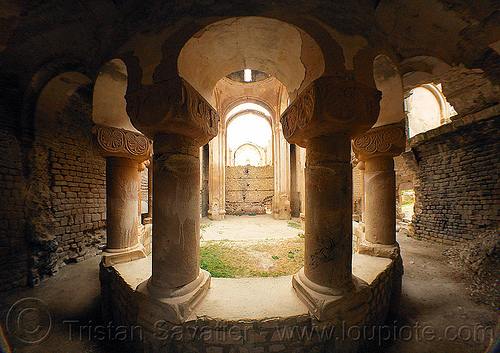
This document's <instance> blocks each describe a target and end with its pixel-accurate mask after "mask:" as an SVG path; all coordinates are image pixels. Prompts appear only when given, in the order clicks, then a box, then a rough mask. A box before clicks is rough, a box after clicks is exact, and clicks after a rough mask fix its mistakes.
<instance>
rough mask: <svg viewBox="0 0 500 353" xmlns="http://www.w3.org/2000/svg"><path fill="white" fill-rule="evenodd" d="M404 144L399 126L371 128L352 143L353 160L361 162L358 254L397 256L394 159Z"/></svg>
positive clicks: (401, 126)
mask: <svg viewBox="0 0 500 353" xmlns="http://www.w3.org/2000/svg"><path fill="white" fill-rule="evenodd" d="M405 142H406V141H405V133H404V125H403V124H402V123H398V124H391V125H386V126H382V127H378V128H375V129H371V130H370V131H368V132H367V133H365V134H363V135H360V136H358V137H356V138H355V139H354V141H353V144H352V146H353V150H354V153H355V154H356V157H357V158H358V159H359V160H361V161H364V163H365V173H364V192H365V212H364V215H363V218H364V222H365V239H364V240H363V241H362V242H361V243H360V245H359V252H360V253H362V254H369V255H373V256H380V257H387V258H392V259H395V258H398V257H399V245H398V244H397V242H396V174H395V171H394V157H395V156H397V155H399V154H400V153H401V152H403V149H404V146H405Z"/></svg>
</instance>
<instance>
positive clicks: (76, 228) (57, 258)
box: [0, 90, 106, 290]
mask: <svg viewBox="0 0 500 353" xmlns="http://www.w3.org/2000/svg"><path fill="white" fill-rule="evenodd" d="M91 109H92V108H91V104H90V97H88V94H87V92H82V91H81V90H80V91H77V92H76V93H75V94H74V95H73V96H72V97H71V99H70V100H69V102H68V104H67V105H66V107H65V108H64V109H63V110H62V111H60V113H59V115H58V116H57V117H56V118H54V117H50V118H49V117H46V116H42V114H41V113H39V114H38V115H39V116H38V117H37V123H36V125H35V133H34V136H35V138H34V141H33V143H32V145H31V147H30V148H25V149H23V150H21V147H20V144H19V142H18V141H17V140H14V139H12V136H13V135H8V136H10V137H11V138H9V139H8V138H7V136H6V137H5V138H2V141H3V142H2V146H1V149H2V152H1V153H0V154H1V156H2V157H1V162H0V163H1V167H2V168H5V172H4V173H2V177H3V181H4V182H5V184H4V188H3V191H2V193H3V195H2V198H3V199H5V201H4V203H3V205H4V206H5V208H4V207H2V211H1V213H0V219H1V221H0V222H1V223H0V226H1V229H2V232H5V233H6V236H2V237H1V244H0V254H1V256H0V257H1V258H2V259H10V260H8V261H2V262H1V264H0V290H4V289H9V288H13V287H19V286H23V285H26V283H29V284H32V285H37V284H38V283H39V282H40V280H42V279H43V278H45V277H48V276H50V275H53V274H56V273H57V272H58V268H59V267H60V266H64V265H65V264H66V263H68V262H72V261H73V262H75V261H81V260H84V259H86V258H89V257H91V256H95V255H96V254H98V253H99V252H100V250H99V245H100V244H104V243H105V236H106V235H105V225H106V204H105V202H106V185H105V182H106V181H105V161H104V159H103V158H101V157H98V156H95V155H94V153H93V150H92V143H91V141H92V133H91V130H92V120H91ZM21 151H24V152H21ZM23 154H24V156H23ZM23 164H24V165H23ZM23 171H24V172H23ZM7 193H8V195H7ZM5 202H6V203H5ZM23 218H24V219H27V221H23ZM27 244H28V246H27ZM28 249H29V250H28ZM4 267H5V268H4Z"/></svg>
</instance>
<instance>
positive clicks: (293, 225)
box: [287, 222, 300, 229]
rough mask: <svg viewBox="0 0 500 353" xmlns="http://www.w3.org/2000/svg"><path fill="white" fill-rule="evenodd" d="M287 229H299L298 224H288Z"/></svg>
mask: <svg viewBox="0 0 500 353" xmlns="http://www.w3.org/2000/svg"><path fill="white" fill-rule="evenodd" d="M287 225H288V227H290V228H293V229H300V223H297V222H288V224H287Z"/></svg>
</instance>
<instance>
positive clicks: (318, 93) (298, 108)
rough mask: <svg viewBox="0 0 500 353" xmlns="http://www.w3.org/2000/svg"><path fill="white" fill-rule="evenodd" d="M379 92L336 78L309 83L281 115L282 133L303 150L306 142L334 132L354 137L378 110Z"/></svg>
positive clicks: (368, 123)
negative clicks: (341, 132) (345, 133)
mask: <svg viewBox="0 0 500 353" xmlns="http://www.w3.org/2000/svg"><path fill="white" fill-rule="evenodd" d="M380 99H381V93H380V92H379V91H378V90H377V89H375V88H373V87H369V86H367V85H364V84H362V83H359V82H356V81H351V80H346V79H342V78H338V77H321V78H318V79H317V80H316V81H314V82H312V83H311V84H310V85H309V86H308V87H307V88H306V89H305V90H304V91H303V92H302V93H301V94H300V95H299V96H298V97H297V99H296V100H295V101H294V102H293V103H292V104H291V105H290V106H289V107H288V108H287V110H286V111H285V112H284V113H283V115H282V116H281V124H282V126H283V134H284V136H285V138H286V139H287V140H289V142H290V143H297V144H299V145H301V146H302V147H305V146H304V145H305V143H306V141H307V140H308V139H310V138H312V137H314V136H319V135H325V134H330V133H334V132H339V131H343V132H347V133H349V135H351V136H355V135H357V134H359V133H362V132H364V131H366V130H368V129H369V128H370V126H372V125H373V124H374V123H375V121H376V120H377V117H378V114H379V111H380V105H379V103H380Z"/></svg>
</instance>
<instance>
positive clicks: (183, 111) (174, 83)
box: [125, 77, 219, 146]
mask: <svg viewBox="0 0 500 353" xmlns="http://www.w3.org/2000/svg"><path fill="white" fill-rule="evenodd" d="M125 98H126V100H127V113H128V114H129V116H130V119H131V120H132V122H133V123H134V125H135V126H136V127H137V128H138V129H139V130H140V131H141V132H142V133H144V134H145V135H146V136H148V137H149V138H151V139H154V136H155V134H157V133H171V134H178V135H183V136H189V137H192V138H194V139H195V140H196V143H197V144H198V145H200V146H202V145H204V144H206V143H207V142H208V141H210V140H211V139H212V138H213V137H215V136H216V135H217V130H218V124H219V115H218V114H217V112H216V111H215V110H214V109H213V108H212V106H211V105H210V104H209V103H208V102H207V101H206V100H205V98H204V97H203V96H202V95H201V94H200V93H199V92H198V91H196V89H194V88H193V87H192V86H191V85H190V84H189V83H188V82H186V81H185V80H183V79H181V78H180V77H177V78H174V79H171V80H168V81H163V82H157V83H154V84H153V85H145V86H144V87H143V88H141V89H139V90H137V91H134V92H128V93H127V95H126V97H125Z"/></svg>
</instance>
